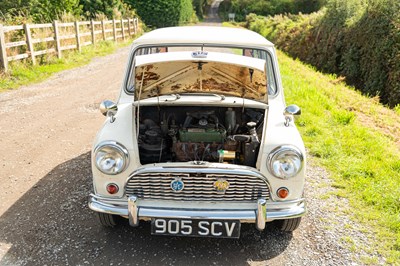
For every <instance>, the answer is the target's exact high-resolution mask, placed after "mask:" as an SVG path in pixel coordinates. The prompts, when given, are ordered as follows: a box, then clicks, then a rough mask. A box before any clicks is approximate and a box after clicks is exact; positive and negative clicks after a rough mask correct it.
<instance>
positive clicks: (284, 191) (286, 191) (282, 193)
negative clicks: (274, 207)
mask: <svg viewBox="0 0 400 266" xmlns="http://www.w3.org/2000/svg"><path fill="white" fill-rule="evenodd" d="M276 194H277V195H278V197H280V198H281V199H285V198H286V197H287V196H289V189H287V188H285V187H281V188H279V189H278V190H277V191H276Z"/></svg>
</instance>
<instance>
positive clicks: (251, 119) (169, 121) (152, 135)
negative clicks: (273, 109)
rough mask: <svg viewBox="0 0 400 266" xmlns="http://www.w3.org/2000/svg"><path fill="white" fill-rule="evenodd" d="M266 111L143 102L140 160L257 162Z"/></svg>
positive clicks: (143, 161) (140, 123)
mask: <svg viewBox="0 0 400 266" xmlns="http://www.w3.org/2000/svg"><path fill="white" fill-rule="evenodd" d="M264 113H265V110H259V109H251V108H246V109H244V108H227V107H189V106H179V107H149V106H143V107H141V110H140V114H141V115H140V119H139V121H140V122H139V125H138V128H139V135H138V145H139V153H140V161H141V163H142V164H149V163H158V162H187V161H195V162H202V161H209V162H220V163H233V164H241V165H247V166H255V163H256V160H257V154H258V150H259V146H260V139H261V135H262V128H263V121H264Z"/></svg>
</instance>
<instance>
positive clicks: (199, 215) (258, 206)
mask: <svg viewBox="0 0 400 266" xmlns="http://www.w3.org/2000/svg"><path fill="white" fill-rule="evenodd" d="M179 204H182V202H178V203H176V202H173V201H171V202H163V205H162V206H160V202H154V201H145V200H140V199H138V198H136V197H135V196H131V197H129V198H125V199H112V198H105V197H99V196H96V195H94V194H91V195H90V198H89V208H90V209H92V210H93V211H96V212H103V213H109V214H114V215H120V216H124V217H126V218H129V223H130V225H131V226H137V225H138V224H139V220H150V219H151V218H182V219H210V220H222V219H223V220H240V222H242V223H255V224H256V228H257V229H259V230H263V229H264V228H265V223H266V222H269V221H273V220H280V219H290V218H296V217H300V216H303V215H304V214H305V213H306V204H305V200H304V199H303V198H301V199H298V200H293V201H282V202H273V201H267V200H265V199H259V200H258V201H257V203H254V204H253V203H226V204H225V203H217V204H216V203H186V202H185V204H184V205H179ZM182 206H186V207H185V208H183V207H182Z"/></svg>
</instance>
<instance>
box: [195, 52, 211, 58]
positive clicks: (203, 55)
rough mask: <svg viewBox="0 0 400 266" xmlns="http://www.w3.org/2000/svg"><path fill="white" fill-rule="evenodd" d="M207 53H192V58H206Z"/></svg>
mask: <svg viewBox="0 0 400 266" xmlns="http://www.w3.org/2000/svg"><path fill="white" fill-rule="evenodd" d="M207 55H208V52H206V51H194V52H192V57H194V58H207Z"/></svg>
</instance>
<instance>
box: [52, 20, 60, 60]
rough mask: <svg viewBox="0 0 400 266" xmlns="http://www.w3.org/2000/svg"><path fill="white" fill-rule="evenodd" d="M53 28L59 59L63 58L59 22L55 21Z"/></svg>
mask: <svg viewBox="0 0 400 266" xmlns="http://www.w3.org/2000/svg"><path fill="white" fill-rule="evenodd" d="M53 28H54V41H55V42H56V50H57V57H58V58H59V59H60V58H61V45H60V38H59V34H58V21H57V20H54V21H53Z"/></svg>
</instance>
